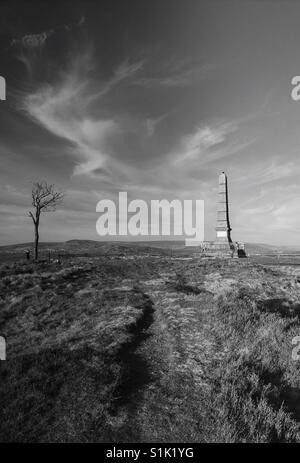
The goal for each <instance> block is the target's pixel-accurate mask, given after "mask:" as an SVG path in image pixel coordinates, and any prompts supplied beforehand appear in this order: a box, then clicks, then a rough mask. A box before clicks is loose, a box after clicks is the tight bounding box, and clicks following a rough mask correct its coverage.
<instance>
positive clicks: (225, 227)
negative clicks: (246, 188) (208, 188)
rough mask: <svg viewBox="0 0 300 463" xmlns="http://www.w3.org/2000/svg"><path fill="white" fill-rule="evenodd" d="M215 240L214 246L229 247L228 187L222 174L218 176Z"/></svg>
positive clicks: (224, 175)
mask: <svg viewBox="0 0 300 463" xmlns="http://www.w3.org/2000/svg"><path fill="white" fill-rule="evenodd" d="M216 232H217V239H216V244H217V243H220V245H224V246H226V247H228V246H229V247H230V243H232V239H231V233H230V232H231V227H230V222H229V206H228V186H227V176H226V174H225V173H224V172H222V173H221V174H220V175H219V194H218V203H217V226H216Z"/></svg>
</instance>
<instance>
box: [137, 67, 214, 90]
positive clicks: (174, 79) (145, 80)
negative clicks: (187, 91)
mask: <svg viewBox="0 0 300 463" xmlns="http://www.w3.org/2000/svg"><path fill="white" fill-rule="evenodd" d="M215 68H216V64H213V63H194V62H192V63H191V62H190V60H179V61H177V62H176V61H174V60H172V61H171V62H169V63H166V64H165V65H164V66H162V68H161V69H160V72H158V75H154V76H151V74H150V75H148V76H144V77H142V78H140V79H137V80H136V81H135V84H136V85H140V86H143V87H148V88H152V87H186V86H189V85H194V84H198V83H199V82H201V81H203V80H204V79H206V78H207V76H208V75H209V73H210V72H211V71H212V70H214V69H215Z"/></svg>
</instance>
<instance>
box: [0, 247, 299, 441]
mask: <svg viewBox="0 0 300 463" xmlns="http://www.w3.org/2000/svg"><path fill="white" fill-rule="evenodd" d="M0 275H1V281H0V294H1V299H0V334H1V335H4V336H5V337H6V339H7V361H6V362H1V363H0V372H1V383H0V406H1V416H2V420H1V423H0V440H1V441H6V442H7V441H20V442H47V441H50V442H103V441H104V442H130V441H131V442H143V441H148V442H199V441H200V442H213V441H218V442H278V441H280V442H293V441H297V442H299V440H300V437H299V421H300V410H299V406H298V405H297V404H298V402H299V391H300V385H299V377H300V376H299V363H298V362H296V361H293V360H292V356H291V352H292V347H293V346H292V345H291V340H292V338H293V337H294V336H297V335H299V334H300V322H299V301H300V297H299V295H300V294H299V291H300V286H299V282H298V279H299V281H300V271H298V267H297V268H296V267H280V268H279V267H264V266H261V265H256V264H255V263H253V262H251V261H249V260H243V261H239V260H218V259H216V260H212V259H208V260H205V259H198V258H194V257H193V258H191V257H189V259H188V260H187V258H186V257H185V256H184V255H183V256H180V255H178V256H174V255H173V256H168V255H166V254H165V253H162V254H161V255H160V257H159V258H158V256H157V253H156V255H152V254H151V252H145V251H143V252H142V251H140V249H137V250H134V249H128V250H127V251H126V253H124V254H122V255H118V254H117V253H115V254H114V255H113V256H110V255H109V254H108V255H107V256H105V255H103V256H98V257H94V258H92V257H86V258H83V257H76V258H72V259H69V260H66V261H65V262H64V263H63V264H62V265H58V264H54V263H53V264H47V263H40V264H37V265H31V264H29V265H28V264H24V263H23V264H22V263H19V264H9V265H6V266H5V265H3V266H2V267H1V268H0Z"/></svg>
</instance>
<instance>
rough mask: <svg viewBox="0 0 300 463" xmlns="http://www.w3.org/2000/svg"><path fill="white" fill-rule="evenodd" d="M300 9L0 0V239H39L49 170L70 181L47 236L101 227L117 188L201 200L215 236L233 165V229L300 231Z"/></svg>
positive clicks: (258, 237)
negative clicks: (39, 185) (294, 94)
mask: <svg viewBox="0 0 300 463" xmlns="http://www.w3.org/2000/svg"><path fill="white" fill-rule="evenodd" d="M299 21H300V3H299V2H298V3H297V2H296V1H271V0H269V1H241V0H239V1H234V2H233V1H227V0H222V1H217V0H210V1H206V2H205V1H201V0H164V1H161V0H151V2H150V1H146V0H130V1H124V0H119V1H116V0H109V1H97V2H92V1H88V2H81V3H80V2H75V1H72V2H63V1H61V2H59V3H53V2H50V1H48V2H43V1H39V2H33V1H31V2H24V1H23V2H19V3H16V2H14V1H3V2H1V4H0V76H3V77H4V78H5V80H6V84H7V95H6V101H0V244H1V245H5V244H13V243H22V242H29V241H31V240H32V239H33V227H32V223H31V220H30V218H29V217H28V210H30V206H31V204H30V200H31V187H32V182H36V181H41V180H45V181H47V182H49V183H54V184H55V186H56V187H57V188H58V189H60V190H63V191H64V192H65V199H64V203H63V205H61V206H60V207H59V208H58V209H57V211H56V212H49V213H45V214H44V215H43V217H42V220H41V240H42V241H65V240H69V239H100V237H99V236H98V235H97V233H96V221H97V219H98V217H99V213H97V212H96V205H97V203H98V201H99V200H101V199H113V200H115V201H117V198H118V193H119V192H120V191H126V192H127V193H128V198H129V200H130V199H144V200H145V201H150V200H151V199H168V200H170V201H171V200H173V199H181V200H183V199H193V200H195V199H202V200H204V203H205V239H207V240H210V239H214V237H215V230H214V227H215V221H216V201H217V196H218V175H219V173H220V172H222V171H225V172H226V174H227V176H228V186H229V201H230V220H231V226H232V237H233V239H234V240H237V241H242V242H257V243H269V244H280V245H283V244H287V245H300V183H299V177H300V164H299V162H298V159H299V155H300V130H299V121H300V101H299V102H297V101H294V100H293V99H292V98H291V91H292V85H291V80H292V78H293V76H296V75H300V59H299V57H300V28H299ZM143 239H145V237H143ZM150 239H151V237H150ZM152 239H153V238H152Z"/></svg>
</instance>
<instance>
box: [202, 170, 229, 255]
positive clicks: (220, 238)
mask: <svg viewBox="0 0 300 463" xmlns="http://www.w3.org/2000/svg"><path fill="white" fill-rule="evenodd" d="M216 222H217V223H216V239H215V241H203V242H202V244H201V247H202V250H203V251H205V252H208V253H214V254H215V253H217V254H221V255H231V256H232V255H233V254H236V253H237V247H236V246H235V245H234V243H233V242H232V239H231V227H230V221H229V205H228V185H227V176H226V174H225V173H224V172H222V173H221V174H220V175H219V192H218V202H217V221H216Z"/></svg>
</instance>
